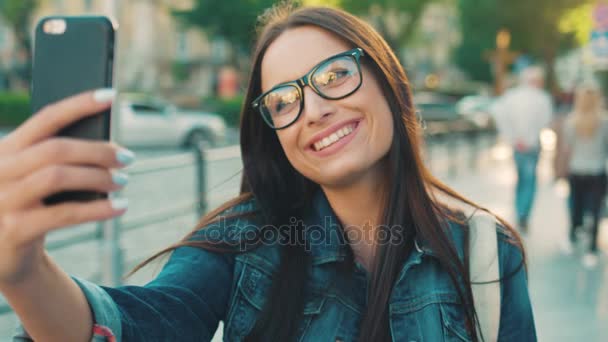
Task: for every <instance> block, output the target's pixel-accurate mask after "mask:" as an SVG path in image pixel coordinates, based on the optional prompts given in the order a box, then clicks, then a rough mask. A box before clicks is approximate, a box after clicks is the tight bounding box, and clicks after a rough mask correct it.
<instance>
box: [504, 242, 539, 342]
mask: <svg viewBox="0 0 608 342" xmlns="http://www.w3.org/2000/svg"><path fill="white" fill-rule="evenodd" d="M498 247H499V256H500V268H501V272H500V273H501V279H502V281H501V298H502V303H501V310H500V329H499V333H498V341H501V342H502V341H517V342H520V341H521V342H527V341H536V340H537V338H536V328H535V324H534V315H533V312H532V304H531V301H530V294H529V292H528V279H527V274H526V269H525V267H524V264H523V261H524V260H523V254H522V252H521V251H520V250H519V248H518V247H516V246H514V245H512V244H510V243H508V242H507V241H505V240H503V239H499V245H498Z"/></svg>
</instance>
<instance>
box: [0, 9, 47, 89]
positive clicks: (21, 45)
mask: <svg viewBox="0 0 608 342" xmlns="http://www.w3.org/2000/svg"><path fill="white" fill-rule="evenodd" d="M37 6H38V0H0V16H2V20H3V21H4V22H5V23H6V24H8V26H9V27H10V28H11V29H12V31H13V33H14V35H15V41H16V42H17V50H18V53H20V54H22V56H23V59H24V60H25V65H24V66H23V70H21V71H20V72H19V75H20V77H21V78H22V79H23V81H24V82H27V83H29V79H30V76H31V71H30V65H31V60H32V40H31V35H30V27H31V23H32V16H33V13H34V11H35V10H36V7H37Z"/></svg>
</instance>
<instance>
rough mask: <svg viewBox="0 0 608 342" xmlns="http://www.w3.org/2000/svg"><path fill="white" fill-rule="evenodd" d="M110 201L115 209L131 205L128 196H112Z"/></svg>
mask: <svg viewBox="0 0 608 342" xmlns="http://www.w3.org/2000/svg"><path fill="white" fill-rule="evenodd" d="M110 203H111V205H112V209H114V210H123V209H127V208H128V207H129V200H128V199H126V198H120V197H118V198H112V199H110Z"/></svg>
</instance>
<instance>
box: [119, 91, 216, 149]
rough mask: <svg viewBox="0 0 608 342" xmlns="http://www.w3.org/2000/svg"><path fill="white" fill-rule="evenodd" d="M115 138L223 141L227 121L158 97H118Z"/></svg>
mask: <svg viewBox="0 0 608 342" xmlns="http://www.w3.org/2000/svg"><path fill="white" fill-rule="evenodd" d="M118 103H119V104H120V107H119V110H118V113H117V115H116V116H115V117H117V118H118V125H117V126H115V131H114V133H115V140H116V141H117V142H118V143H119V144H121V145H123V146H126V147H131V148H146V147H167V148H191V147H194V146H198V145H199V144H205V145H206V146H208V147H214V146H219V145H222V144H223V143H224V141H225V138H226V123H225V121H224V119H223V118H221V117H220V116H219V115H217V114H213V113H207V112H202V111H191V110H183V109H179V108H177V107H176V106H174V105H172V104H170V103H168V102H165V101H162V100H158V99H147V98H144V97H135V98H129V97H123V98H121V99H119V101H118Z"/></svg>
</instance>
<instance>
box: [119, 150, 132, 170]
mask: <svg viewBox="0 0 608 342" xmlns="http://www.w3.org/2000/svg"><path fill="white" fill-rule="evenodd" d="M116 160H118V162H119V163H120V164H122V165H123V166H127V165H130V164H132V163H133V162H134V161H135V153H133V152H131V151H129V150H127V149H124V148H121V149H119V150H118V151H116Z"/></svg>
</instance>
